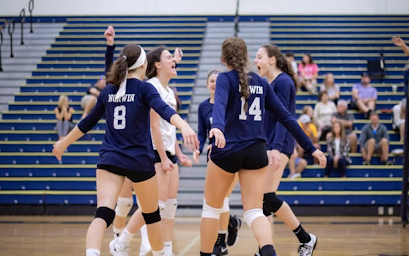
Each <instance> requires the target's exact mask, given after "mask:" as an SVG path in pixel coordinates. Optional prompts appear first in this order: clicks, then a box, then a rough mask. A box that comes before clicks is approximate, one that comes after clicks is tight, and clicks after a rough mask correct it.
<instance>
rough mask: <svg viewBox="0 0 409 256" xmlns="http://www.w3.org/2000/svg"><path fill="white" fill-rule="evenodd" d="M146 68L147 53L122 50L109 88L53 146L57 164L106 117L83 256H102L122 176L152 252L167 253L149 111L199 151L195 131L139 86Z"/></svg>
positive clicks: (152, 90)
mask: <svg viewBox="0 0 409 256" xmlns="http://www.w3.org/2000/svg"><path fill="white" fill-rule="evenodd" d="M146 68H147V63H146V54H145V51H144V50H143V49H142V47H140V46H139V45H127V46H125V47H124V49H123V50H122V52H121V54H120V57H119V58H118V60H116V61H115V63H114V64H113V66H112V68H111V70H110V72H109V73H108V79H107V81H108V82H109V85H108V86H107V87H106V88H105V89H104V90H103V91H102V92H101V94H100V96H99V97H98V100H97V103H96V105H95V107H94V109H93V110H92V112H91V113H90V114H89V115H88V116H87V117H86V118H84V119H83V120H82V121H81V122H80V123H79V124H78V125H77V126H76V127H75V128H74V130H73V131H71V132H70V133H69V134H68V135H67V136H66V137H65V138H64V139H63V140H60V141H58V142H57V143H56V144H55V145H54V149H53V153H54V155H55V156H56V157H57V159H58V160H61V157H62V154H63V153H64V151H65V150H66V149H67V147H68V146H69V145H71V144H72V143H73V142H75V141H76V140H77V139H79V138H80V137H81V136H83V135H84V133H86V132H88V131H89V130H91V129H92V128H93V127H94V126H95V125H96V124H97V122H98V121H99V120H100V118H101V116H102V115H103V114H106V133H105V137H104V140H103V143H102V146H101V149H100V152H99V159H98V163H97V171H96V180H97V199H98V201H97V205H98V206H97V207H98V208H97V211H96V213H95V218H94V220H93V221H92V222H91V224H90V227H89V229H88V232H87V236H86V255H87V256H99V255H100V250H101V241H102V238H103V235H104V230H105V229H106V228H107V227H108V226H109V225H110V224H111V223H112V221H113V219H114V217H115V211H114V210H113V209H114V207H115V203H116V200H117V198H118V195H119V192H120V190H121V188H122V184H123V182H124V179H125V177H128V178H129V179H130V180H131V181H132V182H134V183H133V189H134V190H135V193H136V194H137V196H138V199H139V203H140V206H141V209H142V210H141V212H142V213H141V215H142V216H143V217H142V216H141V217H142V218H143V219H144V221H145V222H146V223H147V224H148V225H147V229H148V233H149V239H150V243H151V245H152V249H153V254H154V255H165V250H164V241H163V237H162V231H161V228H160V220H161V217H160V214H159V207H158V182H157V177H156V176H155V169H154V162H153V159H154V154H153V149H152V142H151V139H150V132H149V125H150V124H149V113H150V109H151V108H153V109H155V111H157V112H158V113H160V115H161V116H162V117H164V118H165V119H166V120H168V121H169V122H171V123H172V124H174V125H175V126H177V127H178V128H180V129H181V131H182V134H183V137H184V140H185V144H187V145H189V146H190V148H192V146H193V148H194V149H195V148H197V147H198V144H199V142H198V140H197V137H196V135H195V133H194V131H193V130H192V129H191V128H190V127H189V125H188V124H187V123H186V122H185V121H184V120H183V119H182V118H180V116H179V115H177V114H176V112H175V111H174V110H173V109H172V108H170V107H169V106H168V105H167V104H166V103H164V102H163V101H162V99H161V98H160V96H159V94H158V92H157V91H156V90H155V88H153V87H152V85H150V84H149V83H147V82H143V78H144V76H145V72H146ZM118 86H119V87H118ZM135 134H138V136H135ZM196 145H197V147H196Z"/></svg>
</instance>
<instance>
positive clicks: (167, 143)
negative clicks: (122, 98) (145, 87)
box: [148, 77, 177, 155]
mask: <svg viewBox="0 0 409 256" xmlns="http://www.w3.org/2000/svg"><path fill="white" fill-rule="evenodd" d="M148 83H151V84H152V85H153V86H154V87H155V88H156V90H157V91H158V93H159V95H160V97H161V98H162V100H163V101H164V102H165V103H166V104H168V105H169V106H170V107H171V108H173V109H174V110H176V104H177V103H176V98H175V94H174V92H173V90H172V89H171V88H169V86H167V85H166V87H164V86H163V85H162V84H161V83H160V81H159V79H158V78H156V77H152V78H151V79H149V80H148ZM159 127H160V131H161V134H162V140H163V146H164V147H165V150H166V151H168V152H169V153H170V154H171V155H175V143H176V127H175V126H173V125H171V124H170V123H168V122H167V121H165V120H164V119H163V118H161V119H160V121H159ZM151 135H152V132H151ZM152 142H153V139H152ZM153 148H154V149H155V150H156V147H155V144H154V143H153Z"/></svg>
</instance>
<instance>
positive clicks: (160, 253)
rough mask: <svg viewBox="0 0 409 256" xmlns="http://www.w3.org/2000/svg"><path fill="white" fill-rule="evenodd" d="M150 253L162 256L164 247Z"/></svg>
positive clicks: (154, 255)
mask: <svg viewBox="0 0 409 256" xmlns="http://www.w3.org/2000/svg"><path fill="white" fill-rule="evenodd" d="M152 254H153V256H163V255H165V248H163V249H162V250H160V251H152ZM87 256H88V255H87Z"/></svg>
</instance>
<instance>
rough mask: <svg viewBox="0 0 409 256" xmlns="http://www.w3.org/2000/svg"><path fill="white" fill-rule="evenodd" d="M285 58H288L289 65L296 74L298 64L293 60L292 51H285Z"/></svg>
mask: <svg viewBox="0 0 409 256" xmlns="http://www.w3.org/2000/svg"><path fill="white" fill-rule="evenodd" d="M285 57H286V59H287V60H288V62H290V64H291V67H293V70H294V73H295V74H298V66H297V62H295V56H294V53H292V52H287V53H286V54H285Z"/></svg>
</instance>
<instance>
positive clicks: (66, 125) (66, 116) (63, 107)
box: [54, 95, 75, 140]
mask: <svg viewBox="0 0 409 256" xmlns="http://www.w3.org/2000/svg"><path fill="white" fill-rule="evenodd" d="M54 113H55V118H57V120H58V122H57V127H56V129H57V132H58V139H59V140H62V139H63V138H64V137H65V136H67V134H68V133H69V132H70V131H71V130H72V129H74V127H75V124H74V123H73V121H72V114H73V113H74V109H73V108H72V107H70V106H69V105H68V97H67V96H65V95H61V96H60V98H59V99H58V106H57V107H55V109H54Z"/></svg>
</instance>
